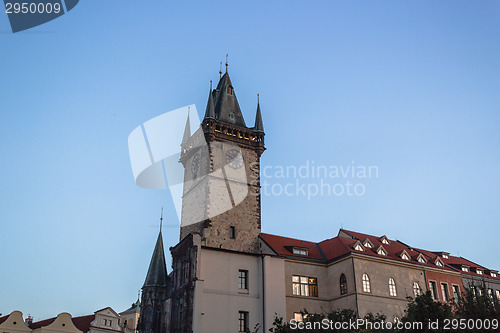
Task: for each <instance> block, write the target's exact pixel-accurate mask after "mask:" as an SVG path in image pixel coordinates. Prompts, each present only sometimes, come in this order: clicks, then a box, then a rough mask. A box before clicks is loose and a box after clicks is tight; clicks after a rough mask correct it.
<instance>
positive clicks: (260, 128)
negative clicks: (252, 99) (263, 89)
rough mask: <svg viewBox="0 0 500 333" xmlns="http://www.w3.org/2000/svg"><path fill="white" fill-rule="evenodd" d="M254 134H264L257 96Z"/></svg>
mask: <svg viewBox="0 0 500 333" xmlns="http://www.w3.org/2000/svg"><path fill="white" fill-rule="evenodd" d="M253 130H254V131H255V132H264V124H263V123H262V114H261V113H260V97H259V94H257V114H256V115H255V126H254V128H253Z"/></svg>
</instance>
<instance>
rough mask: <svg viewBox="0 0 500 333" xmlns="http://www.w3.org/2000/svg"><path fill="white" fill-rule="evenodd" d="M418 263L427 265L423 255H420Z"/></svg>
mask: <svg viewBox="0 0 500 333" xmlns="http://www.w3.org/2000/svg"><path fill="white" fill-rule="evenodd" d="M417 261H418V262H419V263H421V264H427V260H425V258H424V256H423V255H419V256H418V259H417Z"/></svg>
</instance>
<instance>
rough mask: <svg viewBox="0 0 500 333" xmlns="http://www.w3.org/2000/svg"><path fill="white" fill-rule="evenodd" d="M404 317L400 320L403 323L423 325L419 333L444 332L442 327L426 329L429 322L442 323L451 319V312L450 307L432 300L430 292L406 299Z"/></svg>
mask: <svg viewBox="0 0 500 333" xmlns="http://www.w3.org/2000/svg"><path fill="white" fill-rule="evenodd" d="M405 313H406V314H405V316H404V317H403V318H402V320H401V321H402V322H403V323H407V322H418V323H423V325H424V327H423V330H421V332H445V331H444V330H443V327H442V326H443V325H439V326H440V327H441V328H440V329H438V330H436V329H431V328H430V327H428V323H429V321H431V322H435V321H439V323H443V321H444V320H445V319H452V318H453V312H452V311H451V306H450V305H449V304H446V303H441V302H436V301H434V300H433V299H432V296H431V292H430V291H428V292H426V293H425V294H422V295H420V296H417V297H416V298H414V299H413V298H411V297H409V298H408V307H407V309H406V311H405ZM402 332H413V331H412V330H402Z"/></svg>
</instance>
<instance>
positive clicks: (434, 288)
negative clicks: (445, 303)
mask: <svg viewBox="0 0 500 333" xmlns="http://www.w3.org/2000/svg"><path fill="white" fill-rule="evenodd" d="M429 289H430V291H431V296H432V299H433V300H435V301H437V300H439V298H438V294H437V285H436V282H434V281H429Z"/></svg>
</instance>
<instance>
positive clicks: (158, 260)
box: [142, 231, 167, 288]
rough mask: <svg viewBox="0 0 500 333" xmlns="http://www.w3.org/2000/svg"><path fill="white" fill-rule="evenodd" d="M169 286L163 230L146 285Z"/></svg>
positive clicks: (157, 243)
mask: <svg viewBox="0 0 500 333" xmlns="http://www.w3.org/2000/svg"><path fill="white" fill-rule="evenodd" d="M166 286H167V264H166V262H165V251H164V250H163V238H162V236H161V231H160V233H159V234H158V240H157V241H156V246H155V249H154V251H153V256H152V257H151V263H150V264H149V269H148V274H147V275H146V281H144V285H143V286H142V287H143V288H144V287H166Z"/></svg>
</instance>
